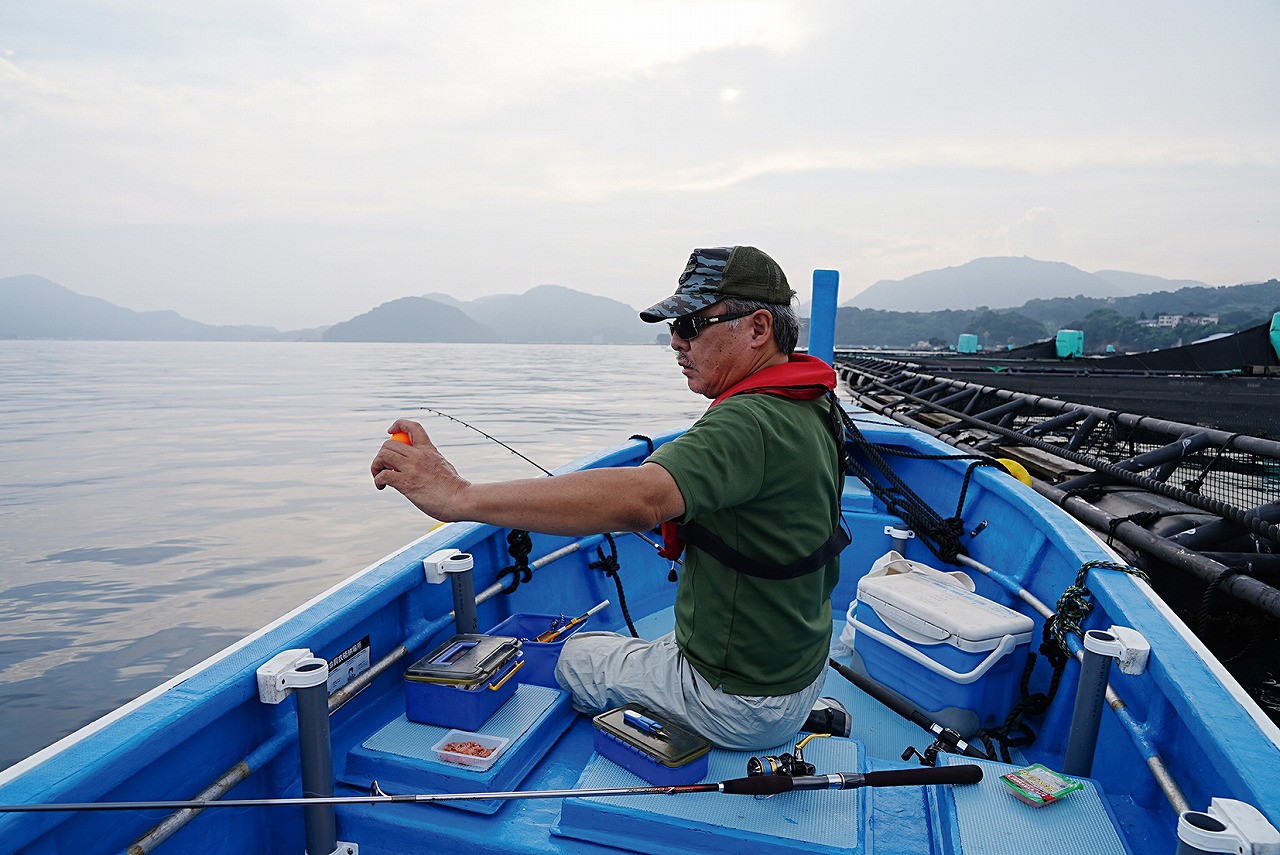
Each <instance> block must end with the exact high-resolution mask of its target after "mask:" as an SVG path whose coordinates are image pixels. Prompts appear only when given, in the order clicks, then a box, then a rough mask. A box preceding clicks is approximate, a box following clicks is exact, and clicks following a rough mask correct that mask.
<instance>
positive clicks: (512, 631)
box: [489, 613, 586, 689]
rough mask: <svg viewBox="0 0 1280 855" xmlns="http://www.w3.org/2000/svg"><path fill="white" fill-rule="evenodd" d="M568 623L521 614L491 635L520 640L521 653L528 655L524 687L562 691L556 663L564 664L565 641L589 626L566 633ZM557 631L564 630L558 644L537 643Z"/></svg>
mask: <svg viewBox="0 0 1280 855" xmlns="http://www.w3.org/2000/svg"><path fill="white" fill-rule="evenodd" d="M566 622H567V620H566V618H565V616H564V615H541V614H524V613H521V614H514V615H512V616H511V617H509V618H507V619H506V620H504V621H503V622H502V623H500V624H498V625H497V626H495V627H494V628H493V629H491V630H489V632H490V633H492V634H493V635H510V636H514V637H516V638H518V639H520V650H521V652H522V653H523V654H524V670H523V671H521V673H520V682H521V683H530V684H532V685H535V686H545V687H546V688H548V689H559V688H560V684H559V683H558V682H556V663H557V662H559V661H560V651H561V650H563V649H564V643H565V640H566V639H568V638H570V637H572V636H573V634H574V633H576V632H577V631H578V630H580V629H582V627H583V626H585V625H586V624H585V623H579V624H575V625H573V626H571V627H569V628H568V629H563V627H564V624H565V623H566ZM554 629H561V632H560V634H559V635H557V636H556V639H555V641H538V640H537V638H538V636H539V635H542V634H543V633H545V632H548V631H552V630H554Z"/></svg>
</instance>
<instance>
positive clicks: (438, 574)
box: [422, 549, 480, 635]
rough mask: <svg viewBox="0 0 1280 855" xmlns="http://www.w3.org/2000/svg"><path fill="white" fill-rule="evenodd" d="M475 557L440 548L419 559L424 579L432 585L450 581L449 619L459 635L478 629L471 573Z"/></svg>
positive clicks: (470, 633) (473, 581) (472, 632)
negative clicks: (450, 603)
mask: <svg viewBox="0 0 1280 855" xmlns="http://www.w3.org/2000/svg"><path fill="white" fill-rule="evenodd" d="M473 567H475V559H474V558H472V557H471V554H470V553H467V552H459V551H458V550H456V549H441V550H439V551H438V552H433V553H431V554H430V555H428V556H427V557H426V558H424V559H423V561H422V568H423V571H424V572H425V573H426V575H427V581H428V582H430V583H431V584H433V585H439V584H443V583H444V580H445V579H449V580H450V581H451V583H452V585H453V621H454V624H455V625H456V626H457V629H458V634H459V635H473V634H475V633H477V632H479V631H480V623H479V621H478V620H477V619H476V583H475V578H474V577H473V576H472V573H471V571H472V568H473Z"/></svg>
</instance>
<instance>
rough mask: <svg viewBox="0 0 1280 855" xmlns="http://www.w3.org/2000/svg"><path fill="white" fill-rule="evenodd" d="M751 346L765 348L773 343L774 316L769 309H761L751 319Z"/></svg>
mask: <svg viewBox="0 0 1280 855" xmlns="http://www.w3.org/2000/svg"><path fill="white" fill-rule="evenodd" d="M747 320H749V321H750V322H751V346H752V347H764V346H765V345H767V344H770V343H772V342H773V314H772V313H771V312H769V310H768V309H760V310H759V311H757V312H756V313H755V314H753V315H752V316H751V317H750V318H748V319H747Z"/></svg>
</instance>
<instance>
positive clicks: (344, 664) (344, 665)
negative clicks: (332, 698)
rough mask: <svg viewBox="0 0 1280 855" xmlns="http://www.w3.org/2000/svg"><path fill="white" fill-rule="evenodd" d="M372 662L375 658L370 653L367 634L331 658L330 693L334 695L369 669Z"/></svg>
mask: <svg viewBox="0 0 1280 855" xmlns="http://www.w3.org/2000/svg"><path fill="white" fill-rule="evenodd" d="M372 663H373V659H372V658H371V656H370V653H369V636H367V635H366V636H365V637H364V638H362V639H360V640H359V641H357V642H356V643H355V644H353V645H351V646H350V647H348V648H347V649H346V650H344V651H342V652H341V653H339V654H338V655H337V656H335V657H333V658H332V659H330V660H329V694H331V695H332V694H333V693H334V692H336V691H337V690H338V689H341V688H342V687H343V686H345V685H347V683H350V682H351V681H352V680H354V679H355V678H356V677H359V676H360V675H361V674H363V673H364V672H365V671H368V670H369V666H370V665H371V664H372Z"/></svg>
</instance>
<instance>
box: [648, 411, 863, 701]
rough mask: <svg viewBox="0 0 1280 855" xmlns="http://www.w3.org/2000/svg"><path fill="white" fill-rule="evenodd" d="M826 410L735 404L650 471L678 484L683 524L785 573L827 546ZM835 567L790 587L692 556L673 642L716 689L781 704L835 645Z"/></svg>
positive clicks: (831, 462) (834, 491)
mask: <svg viewBox="0 0 1280 855" xmlns="http://www.w3.org/2000/svg"><path fill="white" fill-rule="evenodd" d="M828 407H829V405H828V402H827V400H826V399H825V398H818V399H816V400H809V401H797V400H792V399H789V398H783V397H779V396H776V395H769V394H759V393H756V394H740V395H735V396H733V397H731V398H728V399H726V400H724V401H722V402H720V403H719V404H717V405H715V406H714V407H711V408H710V409H709V410H707V412H706V414H705V415H703V416H702V418H700V419H699V420H698V421H697V422H696V423H695V424H694V425H693V426H692V427H690V428H689V430H688V431H686V432H685V433H684V434H683V435H682V436H680V437H678V438H676V439H675V440H673V441H671V442H669V443H667V444H666V445H664V446H662V447H661V448H659V449H658V450H657V451H655V452H654V453H653V454H652V455H651V456H650V457H649V460H650V461H652V462H654V463H657V464H658V465H660V466H662V467H663V468H664V469H666V470H667V471H668V472H670V473H671V476H672V477H673V478H674V479H675V481H676V484H677V486H679V488H680V493H681V495H682V496H683V497H684V504H685V515H684V518H683V520H682V521H683V522H687V521H690V520H697V521H698V522H699V523H700V524H701V525H703V526H705V527H706V528H708V529H710V530H711V531H712V532H713V533H714V534H715V535H717V536H718V537H719V538H720V539H721V540H723V541H724V542H725V543H726V544H728V545H729V546H731V547H733V548H734V549H736V550H737V551H739V552H741V553H743V554H744V555H747V556H748V557H750V558H754V559H756V560H758V561H763V562H767V563H769V564H777V565H785V564H789V563H791V562H793V561H797V560H799V559H801V558H804V557H805V556H807V555H809V554H811V553H813V552H814V551H815V550H817V549H818V547H820V546H822V544H823V543H824V542H825V541H826V540H827V538H828V537H830V536H831V533H832V523H833V521H834V520H835V514H836V509H837V507H838V503H839V501H840V496H839V490H840V484H839V473H838V465H837V463H836V445H835V442H834V441H833V440H832V437H831V431H830V428H829V427H828V426H827V425H828V415H827V414H828ZM839 575H840V561H839V558H835V559H833V560H832V561H831V562H830V563H829V564H827V565H826V566H825V567H823V568H821V569H818V570H816V571H814V572H812V573H808V574H806V575H803V576H800V577H797V578H795V579H785V580H777V579H761V578H758V577H755V576H749V575H747V574H745V573H740V572H738V571H736V570H734V569H732V568H730V567H727V566H725V565H724V564H722V563H720V562H719V561H717V560H716V559H715V558H713V557H711V556H710V555H708V554H706V553H705V552H703V551H701V550H699V549H697V548H695V547H692V546H690V547H688V548H687V549H686V550H685V558H684V568H683V571H682V573H681V575H680V583H679V587H678V588H677V589H676V609H675V611H676V641H677V642H678V643H679V645H680V649H681V651H682V652H683V653H684V656H685V658H686V659H688V660H689V662H690V663H691V664H692V665H693V667H694V668H695V669H697V671H698V673H699V674H701V675H702V676H703V677H704V678H706V679H707V681H708V682H710V683H711V685H712V686H721V687H723V689H724V691H725V692H727V693H729V694H734V695H768V696H776V695H788V694H791V693H793V692H798V691H800V690H801V689H803V688H804V687H806V686H808V685H809V684H810V683H812V682H813V681H814V680H815V679H817V677H818V674H819V673H820V672H821V671H822V669H823V667H824V666H825V665H826V661H827V651H828V648H829V646H830V643H831V592H832V590H833V589H834V588H835V585H836V581H837V579H838V578H839Z"/></svg>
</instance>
